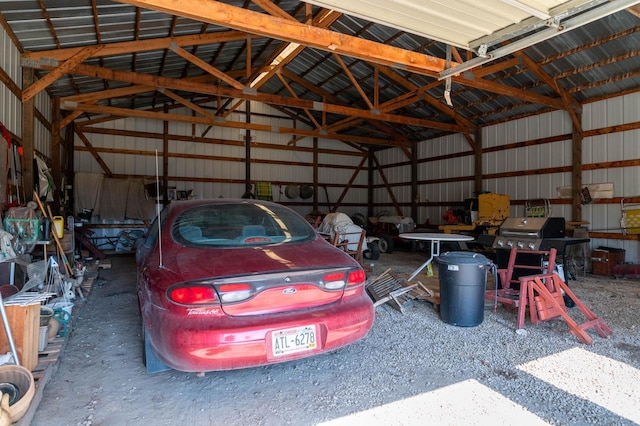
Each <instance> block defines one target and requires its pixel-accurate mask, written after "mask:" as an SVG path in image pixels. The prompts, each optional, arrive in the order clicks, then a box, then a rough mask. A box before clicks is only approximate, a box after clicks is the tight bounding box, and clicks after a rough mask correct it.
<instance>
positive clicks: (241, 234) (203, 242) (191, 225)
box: [171, 203, 316, 247]
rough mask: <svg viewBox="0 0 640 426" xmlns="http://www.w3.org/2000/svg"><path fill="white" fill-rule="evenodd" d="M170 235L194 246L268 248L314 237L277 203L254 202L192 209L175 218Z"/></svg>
mask: <svg viewBox="0 0 640 426" xmlns="http://www.w3.org/2000/svg"><path fill="white" fill-rule="evenodd" d="M171 234H172V235H173V238H174V239H175V240H176V241H177V242H179V243H181V244H183V245H186V246H194V247H203V246H207V247H217V246H225V247H228V246H246V245H269V244H280V243H285V242H295V241H307V240H311V239H313V238H315V236H316V235H315V231H314V230H313V228H312V227H311V226H309V224H308V223H307V222H306V221H305V220H304V219H303V218H302V217H301V216H300V215H298V214H297V213H295V212H294V211H292V210H290V209H288V208H286V207H283V206H279V205H277V204H268V205H264V204H254V203H229V204H220V203H215V204H208V205H199V206H194V207H193V208H191V209H188V210H185V211H184V212H182V213H180V215H178V216H177V217H176V220H175V221H174V222H173V224H172V226H171Z"/></svg>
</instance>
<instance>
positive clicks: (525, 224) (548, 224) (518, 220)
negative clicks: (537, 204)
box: [498, 217, 565, 238]
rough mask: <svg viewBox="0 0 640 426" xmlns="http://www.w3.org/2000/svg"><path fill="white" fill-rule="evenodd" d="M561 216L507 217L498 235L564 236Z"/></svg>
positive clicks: (563, 224) (563, 223)
mask: <svg viewBox="0 0 640 426" xmlns="http://www.w3.org/2000/svg"><path fill="white" fill-rule="evenodd" d="M564 228H565V220H564V218H563V217H508V218H506V219H505V220H504V222H503V223H502V226H500V229H499V231H498V233H499V235H501V236H504V237H521V238H564Z"/></svg>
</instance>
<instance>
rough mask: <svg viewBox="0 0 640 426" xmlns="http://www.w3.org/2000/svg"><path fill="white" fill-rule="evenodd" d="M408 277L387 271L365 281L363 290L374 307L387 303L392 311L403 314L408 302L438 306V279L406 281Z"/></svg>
mask: <svg viewBox="0 0 640 426" xmlns="http://www.w3.org/2000/svg"><path fill="white" fill-rule="evenodd" d="M407 277H408V275H405V274H396V273H394V272H392V271H391V269H387V270H386V271H384V272H383V273H382V274H380V275H379V276H377V277H374V278H372V279H370V280H367V282H366V283H365V288H366V289H367V292H368V293H369V295H370V296H371V297H372V298H373V300H374V304H373V306H374V307H377V306H380V305H382V304H384V303H389V305H390V306H392V307H393V308H394V309H396V310H398V311H400V312H402V313H404V305H405V304H406V303H408V302H409V301H410V300H423V301H426V302H430V303H431V304H432V305H434V306H435V307H436V309H438V308H439V306H440V285H439V282H438V277H434V276H425V277H424V278H426V279H424V280H423V281H424V282H422V281H417V280H415V279H414V280H412V281H408V280H407Z"/></svg>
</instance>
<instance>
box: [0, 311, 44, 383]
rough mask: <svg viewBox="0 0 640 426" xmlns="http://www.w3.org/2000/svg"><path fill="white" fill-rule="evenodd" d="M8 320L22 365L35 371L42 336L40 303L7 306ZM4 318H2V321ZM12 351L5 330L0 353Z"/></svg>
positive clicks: (1, 335)
mask: <svg viewBox="0 0 640 426" xmlns="http://www.w3.org/2000/svg"><path fill="white" fill-rule="evenodd" d="M5 310H6V312H7V321H8V322H9V327H10V328H11V335H12V336H13V343H14V344H15V346H16V351H17V352H18V358H19V361H20V365H21V366H23V367H25V368H28V369H29V370H31V371H33V369H34V368H36V366H37V365H38V342H39V338H40V303H32V304H30V305H26V306H19V305H9V306H5ZM1 322H2V320H1V319H0V323H1ZM7 352H11V347H10V346H9V340H8V339H7V335H6V333H5V331H4V324H2V331H1V332H0V353H3V354H4V353H7Z"/></svg>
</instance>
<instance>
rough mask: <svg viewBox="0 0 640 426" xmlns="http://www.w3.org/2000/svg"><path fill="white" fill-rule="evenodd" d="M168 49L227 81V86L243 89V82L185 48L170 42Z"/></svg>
mask: <svg viewBox="0 0 640 426" xmlns="http://www.w3.org/2000/svg"><path fill="white" fill-rule="evenodd" d="M169 50H171V51H172V52H174V53H176V54H177V55H178V56H181V57H182V58H184V59H186V60H187V61H189V62H191V63H192V64H194V65H195V66H197V67H198V68H200V69H202V70H203V71H204V72H206V73H209V74H211V75H212V76H214V77H216V78H218V79H220V80H222V81H223V82H225V83H227V84H228V85H229V86H231V87H234V88H236V89H239V90H243V89H244V88H245V85H244V84H242V83H240V82H239V81H237V80H235V79H233V78H231V77H229V76H228V75H226V74H225V73H223V72H222V71H220V70H218V69H217V68H216V67H214V66H212V65H209V64H208V63H206V62H205V61H203V60H202V59H200V58H198V57H197V56H196V55H192V54H191V53H189V52H187V51H186V50H184V49H183V48H182V47H180V46H178V45H177V44H175V43H171V44H170V45H169ZM247 68H248V69H251V67H250V66H249V67H247Z"/></svg>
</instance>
